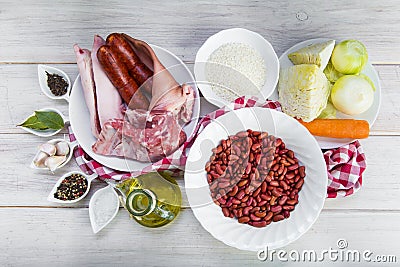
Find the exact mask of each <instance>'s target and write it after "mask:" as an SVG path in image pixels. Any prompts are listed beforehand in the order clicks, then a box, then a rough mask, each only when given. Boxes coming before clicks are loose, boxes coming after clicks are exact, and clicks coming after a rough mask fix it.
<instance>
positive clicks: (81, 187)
mask: <svg viewBox="0 0 400 267" xmlns="http://www.w3.org/2000/svg"><path fill="white" fill-rule="evenodd" d="M87 189H88V181H87V180H86V177H85V176H83V175H81V174H79V173H74V174H71V175H69V176H67V177H65V178H64V179H63V180H62V182H61V184H60V185H59V186H58V187H57V191H56V192H55V193H54V197H55V198H57V199H60V200H75V199H77V198H79V197H81V196H83V194H84V193H86V190H87Z"/></svg>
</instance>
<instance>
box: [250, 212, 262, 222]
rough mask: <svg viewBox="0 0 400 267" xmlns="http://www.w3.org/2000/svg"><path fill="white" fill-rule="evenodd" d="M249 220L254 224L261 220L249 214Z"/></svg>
mask: <svg viewBox="0 0 400 267" xmlns="http://www.w3.org/2000/svg"><path fill="white" fill-rule="evenodd" d="M250 219H251V220H252V221H255V222H258V221H260V220H261V218H260V217H257V216H256V215H254V214H252V213H251V214H250Z"/></svg>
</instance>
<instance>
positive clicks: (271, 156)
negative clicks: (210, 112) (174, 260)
mask: <svg viewBox="0 0 400 267" xmlns="http://www.w3.org/2000/svg"><path fill="white" fill-rule="evenodd" d="M327 181H328V178H327V171H326V165H325V162H324V158H323V155H322V152H321V150H320V148H319V146H318V143H317V142H316V140H315V138H314V137H313V136H312V135H311V134H310V133H309V132H308V131H307V129H305V128H304V127H303V126H302V125H301V124H300V123H298V122H297V121H296V120H294V119H293V118H291V117H289V116H287V115H285V114H284V113H281V112H278V111H275V110H270V109H266V108H244V109H239V110H235V111H231V112H228V113H226V114H225V115H223V116H220V117H218V118H217V119H216V120H214V121H213V122H211V123H210V124H209V125H208V126H206V128H205V129H204V130H203V131H202V132H201V133H200V135H199V136H198V137H197V139H196V141H195V142H194V144H193V146H192V147H191V149H190V153H189V156H188V160H187V163H186V169H185V187H186V194H187V196H188V200H189V203H190V206H191V208H192V210H193V212H194V214H195V216H196V218H197V219H198V220H199V222H200V223H201V225H202V226H203V227H204V228H205V229H206V230H207V231H208V232H210V233H211V234H212V235H213V236H214V237H215V238H217V239H219V240H221V241H222V242H224V243H226V244H227V245H229V246H233V247H236V248H238V249H242V250H250V251H257V250H260V249H264V248H265V247H266V246H268V248H270V249H273V248H278V247H282V246H285V245H287V244H289V243H291V242H293V241H295V240H296V239H297V238H299V237H300V236H301V235H302V234H304V233H305V232H306V231H307V230H308V229H309V228H310V227H311V226H312V224H313V223H314V222H315V221H316V219H317V218H318V216H319V213H320V211H321V209H322V207H323V205H324V201H325V197H326V187H327Z"/></svg>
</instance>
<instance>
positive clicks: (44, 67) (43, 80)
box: [38, 64, 71, 102]
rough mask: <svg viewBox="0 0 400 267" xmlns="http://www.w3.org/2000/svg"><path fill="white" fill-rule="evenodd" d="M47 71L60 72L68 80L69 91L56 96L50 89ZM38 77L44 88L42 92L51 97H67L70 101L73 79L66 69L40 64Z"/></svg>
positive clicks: (41, 86) (41, 87)
mask: <svg viewBox="0 0 400 267" xmlns="http://www.w3.org/2000/svg"><path fill="white" fill-rule="evenodd" d="M46 71H47V72H48V73H50V74H52V73H55V74H58V75H60V76H61V77H63V78H64V79H65V80H66V81H67V83H68V88H67V92H66V93H65V94H64V95H62V96H56V95H54V94H53V93H52V92H51V91H50V88H49V86H48V85H47V74H46ZM38 79H39V85H40V89H42V92H43V93H44V94H45V95H46V96H47V97H48V98H50V99H65V100H66V101H67V102H69V93H70V91H71V80H70V79H69V77H68V75H67V74H66V73H65V72H64V71H62V70H60V69H57V68H54V67H51V66H47V65H42V64H39V65H38Z"/></svg>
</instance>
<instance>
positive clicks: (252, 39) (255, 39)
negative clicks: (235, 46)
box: [194, 28, 279, 107]
mask: <svg viewBox="0 0 400 267" xmlns="http://www.w3.org/2000/svg"><path fill="white" fill-rule="evenodd" d="M227 43H243V44H247V45H250V46H251V47H253V48H254V49H255V50H257V51H258V52H259V53H260V54H261V56H262V57H263V59H264V62H265V68H266V77H265V84H264V86H263V87H262V88H261V92H260V94H259V95H256V96H257V97H258V98H260V99H267V98H268V97H269V96H270V95H271V94H272V93H273V92H274V89H275V87H276V85H277V83H278V78H279V60H278V57H277V55H276V53H275V51H274V48H273V47H272V45H271V44H270V43H269V42H268V41H267V40H265V39H264V38H263V37H262V36H261V35H260V34H258V33H255V32H252V31H249V30H246V29H242V28H233V29H227V30H223V31H220V32H218V33H216V34H214V35H212V36H211V37H209V38H208V39H207V40H206V41H205V42H204V44H203V45H202V46H201V47H200V49H199V51H198V52H197V54H196V59H195V64H194V75H195V77H196V82H197V84H198V87H199V89H200V91H201V93H202V94H203V96H204V97H205V98H206V99H207V101H208V102H210V103H212V104H214V105H216V106H218V107H222V106H225V105H228V104H230V103H229V102H228V101H227V100H225V99H223V98H221V97H220V96H218V95H217V94H216V93H215V92H214V91H213V90H212V87H211V86H210V84H209V82H208V81H207V79H206V75H205V66H206V64H205V63H206V62H207V60H208V58H209V57H210V55H211V54H212V53H213V52H214V51H215V50H217V49H218V48H219V47H221V46H222V45H224V44H227ZM246 96H250V95H246Z"/></svg>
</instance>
